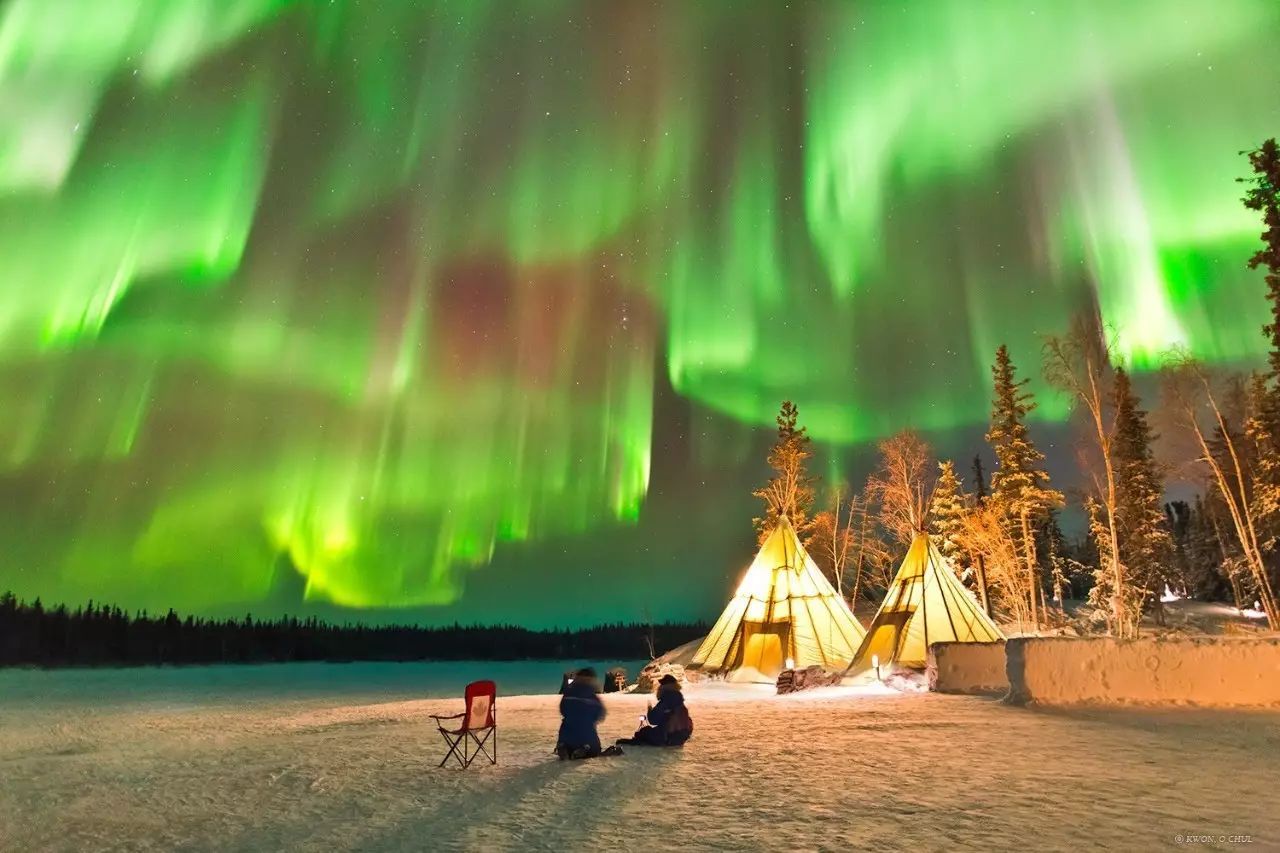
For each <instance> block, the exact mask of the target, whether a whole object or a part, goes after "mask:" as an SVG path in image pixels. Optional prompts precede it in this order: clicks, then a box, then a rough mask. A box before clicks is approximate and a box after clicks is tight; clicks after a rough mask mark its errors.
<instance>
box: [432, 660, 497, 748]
mask: <svg viewBox="0 0 1280 853" xmlns="http://www.w3.org/2000/svg"><path fill="white" fill-rule="evenodd" d="M497 698H498V686H497V685H496V684H494V683H493V682H492V681H473V682H471V683H470V684H468V685H467V691H466V702H467V710H465V711H463V712H462V713H461V714H453V715H451V716H448V717H442V716H440V715H439V714H432V715H431V719H433V720H435V721H436V728H438V729H439V730H440V736H441V737H443V738H444V742H445V743H447V744H448V745H449V751H448V753H446V754H445V757H444V758H443V759H442V760H441V761H440V766H441V767H444V766H445V765H446V764H448V763H449V759H450V758H452V759H454V760H455V761H457V762H458V765H459V766H460V767H462V768H463V769H466V768H467V767H470V766H471V762H473V761H475V760H476V758H477V757H479V756H480V754H481V753H483V754H484V757H485V758H487V759H489V763H490V764H497V763H498V720H497V717H496V715H495V710H494V704H495V703H496V701H497ZM445 720H462V726H461V728H457V729H446V728H445V727H444V725H443V722H444V721H445ZM490 737H492V738H493V752H492V753H490V752H489V750H488V749H486V748H485V745H486V744H487V743H488V742H489V738H490ZM473 745H474V747H475V748H474V749H472V748H471V747H472V746H473ZM459 747H461V749H459Z"/></svg>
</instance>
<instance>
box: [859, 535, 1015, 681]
mask: <svg viewBox="0 0 1280 853" xmlns="http://www.w3.org/2000/svg"><path fill="white" fill-rule="evenodd" d="M1003 639H1004V635H1002V634H1001V633H1000V629H999V628H997V627H996V625H995V623H994V622H992V621H991V617H990V616H988V615H987V614H986V613H985V612H983V610H982V608H981V607H979V606H978V603H977V602H976V601H974V600H973V596H971V595H970V594H969V591H968V590H967V589H965V588H964V584H962V583H961V582H960V579H959V578H958V577H956V575H955V572H953V571H952V570H951V566H950V565H949V564H948V563H947V561H946V559H945V558H944V557H943V556H942V555H941V554H940V553H938V549H937V548H936V547H934V545H933V543H932V542H931V541H930V540H929V537H928V535H926V534H924V533H917V534H916V537H915V539H914V540H913V541H912V543H911V548H910V550H908V551H907V557H906V559H905V560H903V561H902V567H901V568H900V569H898V574H897V575H896V576H895V577H894V579H893V583H892V584H890V585H889V591H888V593H887V594H886V595H885V597H884V602H883V603H882V604H881V605H880V609H879V610H878V611H876V615H875V618H874V619H872V620H871V627H870V628H868V629H867V634H866V637H864V638H863V640H862V645H861V646H859V647H858V651H857V653H856V654H855V655H854V658H853V661H852V663H850V664H849V668H848V670H846V673H845V674H846V675H854V674H857V673H859V672H865V671H867V670H869V669H871V667H872V666H873V665H874V662H873V661H874V660H878V662H879V664H880V665H881V666H888V665H889V664H891V663H893V664H897V665H898V666H904V667H910V668H914V669H923V668H924V666H925V665H926V661H927V659H928V654H929V645H930V644H931V643H947V642H953V643H954V642H958V643H983V642H995V641H998V640H1003Z"/></svg>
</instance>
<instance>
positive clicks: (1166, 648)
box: [1005, 637, 1280, 708]
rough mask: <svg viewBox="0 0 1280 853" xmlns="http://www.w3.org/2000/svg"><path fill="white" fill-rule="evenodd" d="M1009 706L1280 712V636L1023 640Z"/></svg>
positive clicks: (1012, 663)
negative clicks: (1180, 707)
mask: <svg viewBox="0 0 1280 853" xmlns="http://www.w3.org/2000/svg"><path fill="white" fill-rule="evenodd" d="M1005 649H1006V652H1007V658H1008V660H1007V671H1008V677H1009V687H1010V690H1009V701H1010V702H1014V703H1017V704H1023V703H1027V702H1035V703H1043V704H1046V705H1195V706H1202V707H1207V708H1280V638H1275V637H1270V638H1254V637H1196V638H1188V639H1140V640H1115V639H1111V638H1107V637H1098V638H1089V639H1073V638H1060V637H1054V638H1030V637H1027V638H1017V639H1011V640H1009V641H1008V643H1007V644H1006V647H1005Z"/></svg>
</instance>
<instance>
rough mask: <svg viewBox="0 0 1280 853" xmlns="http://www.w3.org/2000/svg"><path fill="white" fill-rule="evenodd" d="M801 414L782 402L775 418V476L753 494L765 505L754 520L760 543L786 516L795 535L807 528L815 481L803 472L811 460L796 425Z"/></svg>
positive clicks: (771, 460) (805, 440)
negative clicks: (794, 530) (760, 514)
mask: <svg viewBox="0 0 1280 853" xmlns="http://www.w3.org/2000/svg"><path fill="white" fill-rule="evenodd" d="M799 419H800V411H799V409H797V408H796V405H795V403H792V402H791V401H790V400H784V401H783V403H782V407H781V409H780V410H779V411H778V417H777V418H776V419H775V420H776V422H777V425H778V437H777V439H776V440H775V441H774V443H773V448H772V449H771V450H770V451H769V467H770V468H772V469H773V471H774V474H773V476H772V477H770V478H769V482H767V483H766V484H765V485H764V486H762V487H761V488H759V489H756V490H755V491H754V492H752V494H753V495H755V496H756V497H758V498H760V499H761V500H762V501H764V504H765V514H764V516H762V517H760V518H756V519H754V523H755V528H756V533H757V534H758V537H759V539H760V541H761V542H763V541H764V540H765V538H767V537H768V535H769V532H770V531H772V530H773V528H774V527H776V526H777V525H778V522H779V520H780V519H781V518H782V517H783V516H786V517H787V518H788V519H789V520H790V521H791V526H792V527H794V528H795V529H796V532H797V533H798V534H803V533H805V532H806V531H807V530H808V528H809V524H810V522H809V510H810V509H811V508H812V507H813V484H814V478H813V477H811V476H810V475H809V473H808V471H807V470H806V467H805V466H806V463H807V462H808V460H809V458H810V457H811V456H813V451H812V450H811V448H810V439H809V435H808V432H807V431H806V429H805V427H802V426H800V425H799Z"/></svg>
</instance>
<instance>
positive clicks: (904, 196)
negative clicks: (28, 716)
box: [0, 0, 1280, 621]
mask: <svg viewBox="0 0 1280 853" xmlns="http://www.w3.org/2000/svg"><path fill="white" fill-rule="evenodd" d="M1278 46H1280V4H1276V3H1275V2H1274V0H1178V2H1169V0H1127V2H1123V3H1104V2H1090V0H1050V1H1049V2H1043V3H1036V2H1031V0H984V2H973V0H917V2H912V3H896V2H895V3H890V2H859V0H845V1H842V0H825V1H822V0H812V2H789V3H787V2H781V1H780V0H779V2H767V0H761V2H752V3H744V2H728V0H721V1H720V2H716V1H715V0H712V1H711V2H698V3H692V2H639V0H635V1H634V2H632V1H631V0H611V2H592V0H434V2H427V0H422V2H398V0H381V2H375V1H374V0H332V2H304V0H298V1H297V2H287V0H111V2H95V0H8V2H7V3H0V259H3V260H2V261H0V264H2V265H0V271H2V274H0V403H2V405H3V413H4V417H3V418H2V419H0V464H2V465H3V470H2V471H0V490H2V493H3V497H4V501H5V505H6V507H8V508H9V511H8V512H6V514H5V515H6V517H5V520H4V522H3V524H0V544H3V545H4V554H5V556H4V559H3V561H2V562H0V589H3V588H7V587H12V588H13V589H14V591H15V592H18V593H20V594H25V595H28V596H34V595H41V596H43V597H44V598H45V599H46V600H50V601H58V600H70V601H78V600H83V599H84V598H87V597H90V596H93V597H96V598H107V599H112V600H117V601H120V602H121V603H123V604H127V605H129V606H136V607H152V608H157V607H169V606H173V607H178V608H185V609H187V610H195V611H198V612H199V611H209V610H217V609H219V608H227V607H233V606H235V607H243V606H246V605H258V606H259V607H265V608H267V609H270V608H277V609H288V610H291V611H293V612H296V611H297V610H298V605H299V604H300V603H301V602H303V601H304V600H305V601H306V602H310V603H317V604H320V603H323V604H326V605H333V606H338V607H341V608H347V609H349V610H344V612H349V613H351V614H356V615H358V614H359V613H361V612H365V611H375V610H380V609H383V608H419V609H420V608H424V607H425V608H428V610H430V609H431V608H436V609H438V610H439V612H441V613H448V614H451V615H454V616H458V617H459V618H463V619H464V620H471V619H482V620H483V619H485V617H486V615H488V613H489V611H487V610H486V609H485V608H486V601H489V600H491V598H492V596H497V595H499V594H501V592H502V590H501V589H500V588H498V587H501V586H502V584H498V585H497V587H495V588H494V589H493V590H492V596H491V598H490V599H486V598H485V597H484V596H483V595H481V594H480V593H475V594H474V595H469V594H468V593H469V590H470V589H471V588H472V587H470V586H469V585H471V584H473V583H480V584H483V583H484V581H481V577H482V576H483V575H484V574H485V573H486V572H491V571H496V569H493V568H486V565H487V564H488V563H489V562H490V560H491V559H492V558H494V557H495V555H496V556H497V557H498V558H499V562H500V563H502V564H503V565H504V566H506V568H505V569H504V570H503V571H505V572H507V573H508V574H506V575H502V577H511V578H516V577H519V578H521V580H520V584H523V586H520V585H519V584H517V585H515V586H514V587H512V588H519V589H521V590H522V591H523V593H522V594H524V595H525V596H526V597H527V598H528V601H529V603H528V606H529V608H530V609H531V611H532V610H535V609H537V608H538V607H539V606H540V604H541V603H544V602H543V601H542V600H540V599H538V595H540V594H541V593H538V592H537V591H536V590H534V588H533V587H532V586H529V584H530V580H529V578H546V579H547V583H548V584H554V583H557V582H560V581H571V582H572V583H575V584H579V585H580V584H581V583H584V582H587V583H596V584H601V585H604V586H608V585H609V581H610V579H611V578H615V576H616V573H615V571H614V566H615V564H622V563H625V564H626V565H627V566H628V569H627V572H626V573H627V575H628V576H629V577H630V576H632V575H636V574H638V575H639V577H640V579H639V580H635V579H633V580H631V581H628V583H630V584H631V585H630V586H628V583H622V584H615V585H614V587H616V588H614V587H610V588H609V589H604V588H603V587H602V589H601V591H600V593H599V594H600V595H605V594H606V593H609V594H613V595H614V596H615V597H614V599H612V600H614V601H615V603H619V606H621V603H624V602H629V601H630V600H629V599H627V597H626V596H627V594H628V592H627V591H628V590H633V589H634V588H635V587H636V585H640V586H643V585H644V583H645V581H644V580H643V578H644V577H646V573H649V574H650V575H651V574H652V573H653V572H658V573H659V574H660V575H661V576H663V577H666V578H668V579H675V580H678V579H680V578H684V577H686V576H688V575H696V576H699V577H703V578H704V581H705V586H706V587H707V589H708V590H712V589H716V590H718V589H720V587H721V585H722V579H723V578H724V577H725V576H728V575H731V574H732V573H733V572H734V571H735V570H736V569H737V568H739V567H740V566H739V565H738V564H740V563H743V561H744V560H745V559H747V556H748V555H747V553H745V551H744V548H746V547H748V546H749V543H750V524H749V517H748V518H737V517H736V515H733V513H736V512H737V509H738V508H739V507H742V506H744V504H743V501H742V499H741V496H740V495H739V494H738V493H737V491H734V492H733V494H732V495H729V494H727V492H728V490H729V488H730V487H729V486H728V485H727V484H728V483H730V482H736V480H735V478H737V479H738V480H741V481H743V482H747V481H750V480H751V479H753V478H755V477H757V476H758V475H759V474H760V468H761V460H760V459H758V458H756V456H755V455H753V453H748V452H746V451H745V450H743V448H744V447H747V446H750V445H751V441H752V439H751V438H750V431H751V430H753V429H756V428H759V429H760V430H761V432H760V433H759V435H765V432H764V430H767V428H768V426H769V425H770V424H771V422H772V418H773V415H774V413H775V412H776V409H777V406H778V403H779V401H780V400H781V399H783V398H790V399H793V400H795V401H796V402H797V403H798V404H799V406H800V410H801V416H802V419H803V421H804V422H805V423H806V424H807V425H808V426H809V428H810V431H811V433H812V434H813V435H814V437H815V438H816V439H818V440H819V441H820V442H821V443H822V444H823V445H824V447H825V448H826V450H827V451H828V452H829V454H830V455H831V456H832V458H833V459H836V458H841V456H842V454H848V453H853V452H855V450H856V448H857V447H858V446H859V443H861V442H864V441H866V440H868V439H872V438H875V437H878V436H882V435H885V434H887V433H891V432H893V431H895V430H897V429H900V428H903V427H907V426H911V427H915V428H918V429H922V430H930V431H939V432H946V431H949V430H959V429H965V428H971V427H973V426H974V425H977V424H981V423H982V422H983V421H984V420H985V417H986V411H987V396H988V390H987V389H988V372H987V365H988V363H989V361H990V359H991V355H992V353H993V352H994V350H995V348H996V346H997V345H998V344H1000V343H1002V342H1003V343H1007V344H1008V345H1009V346H1010V349H1011V351H1012V352H1013V354H1014V357H1015V359H1016V360H1018V361H1019V362H1020V363H1025V364H1026V368H1027V369H1026V370H1025V371H1024V372H1028V373H1032V374H1034V373H1035V369H1034V367H1035V362H1036V359H1037V354H1038V351H1039V343H1038V340H1039V339H1038V336H1039V335H1041V334H1044V333H1046V332H1053V331H1058V330H1060V329H1061V328H1062V327H1063V326H1064V325H1065V319H1066V318H1067V317H1068V316H1069V315H1070V314H1071V313H1072V312H1074V311H1075V310H1077V309H1078V308H1079V307H1080V306H1082V305H1085V304H1088V303H1089V302H1090V301H1096V303H1097V305H1098V306H1099V308H1100V310H1101V312H1102V314H1103V317H1104V319H1105V320H1106V321H1107V322H1108V323H1109V324H1111V325H1112V327H1113V328H1114V329H1115V331H1116V333H1117V335H1118V340H1119V342H1120V348H1121V350H1122V351H1123V353H1124V355H1125V357H1126V359H1127V360H1128V361H1129V362H1130V364H1131V365H1132V366H1133V367H1135V368H1136V369H1138V370H1139V371H1141V370H1142V369H1143V368H1144V367H1150V366H1152V365H1153V364H1154V360H1155V358H1156V357H1157V355H1158V353H1159V352H1160V351H1161V350H1162V349H1164V348H1166V347H1168V346H1170V345H1173V344H1179V345H1184V346H1186V347H1188V348H1189V349H1190V350H1191V351H1193V352H1194V353H1195V354H1197V355H1199V356H1201V357H1203V358H1205V359H1207V360H1210V361H1213V362H1216V363H1248V362H1251V361H1253V360H1255V359H1259V358H1260V356H1261V355H1262V353H1263V348H1264V345H1265V342H1264V340H1263V338H1262V336H1261V334H1260V333H1259V327H1260V325H1261V323H1262V322H1263V321H1264V317H1265V304H1264V302H1263V289H1262V284H1261V278H1260V276H1259V275H1256V274H1254V273H1250V272H1249V271H1248V270H1247V269H1245V266H1244V261H1245V259H1246V258H1247V257H1248V254H1249V252H1250V251H1251V248H1252V247H1253V245H1254V244H1255V243H1256V240H1257V234H1258V231H1259V226H1258V223H1257V222H1256V221H1255V220H1254V219H1253V218H1252V217H1251V215H1250V214H1249V212H1248V211H1246V210H1244V209H1243V207H1242V206H1241V204H1240V202H1239V196H1240V189H1239V187H1238V185H1237V184H1236V183H1235V182H1234V179H1235V178H1236V177H1237V176H1239V175H1241V174H1243V172H1244V170H1245V168H1246V166H1245V164H1244V161H1243V158H1241V157H1240V156H1239V154H1238V152H1240V151H1241V150H1242V149H1247V148H1251V147H1253V146H1255V145H1257V144H1258V143H1259V142H1260V141H1261V140H1262V139H1263V138H1265V137H1267V136H1274V135H1276V134H1277V133H1280V64H1278V63H1277V62H1276V61H1275V57H1276V55H1277V49H1278ZM664 389H666V390H664ZM1041 414H1042V415H1043V416H1045V417H1048V418H1061V417H1062V416H1063V408H1062V406H1061V405H1060V404H1057V405H1055V403H1054V402H1053V401H1052V400H1046V401H1045V405H1043V406H1042V409H1041ZM704 417H706V418H712V419H713V420H714V423H715V424H717V425H720V426H721V427H724V428H731V431H732V430H737V431H738V437H736V438H729V439H725V438H722V437H720V436H717V435H701V436H697V435H694V433H695V432H697V430H694V429H690V428H688V427H689V423H690V422H691V419H693V420H697V419H698V418H704ZM675 424H680V425H679V426H677V425H675ZM743 435H746V436H747V437H746V438H743V437H742V436H743ZM673 447H684V448H686V449H685V450H684V451H681V453H683V454H684V455H682V456H680V458H681V459H685V458H686V457H687V462H688V465H687V466H683V465H682V466H681V471H680V472H678V476H674V478H673V480H672V483H678V488H677V487H676V486H675V485H672V486H670V487H668V488H664V489H663V490H662V491H661V493H656V492H653V491H652V490H651V488H650V487H651V477H652V473H653V469H654V468H655V466H657V465H658V464H659V460H657V459H656V458H655V456H656V454H657V453H659V452H663V453H673V452H675V451H671V450H670V448H673ZM677 455H679V454H677ZM831 464H833V465H834V464H836V463H834V462H833V463H831ZM726 472H728V473H726ZM735 488H736V487H735ZM748 500H749V499H748ZM717 504H719V505H720V507H721V509H720V511H719V512H718V514H717V512H716V511H715V510H716V506H717ZM692 505H696V506H697V507H699V509H697V510H696V512H697V513H698V514H699V515H698V518H699V519H701V520H702V522H703V524H704V528H705V527H706V526H707V525H709V526H711V527H712V528H713V529H714V532H712V533H708V532H707V531H706V530H705V529H704V530H702V531H701V536H702V538H703V539H704V540H706V542H707V543H709V544H706V548H705V550H704V552H701V553H704V554H705V553H711V554H717V553H718V554H720V555H721V556H722V561H721V562H719V563H716V564H714V565H705V564H703V563H702V561H701V558H699V561H698V562H699V564H698V565H686V564H682V563H681V561H682V559H686V557H687V554H688V552H687V551H685V550H684V545H683V544H680V543H687V542H688V541H689V536H690V533H689V531H687V530H682V531H679V533H678V535H677V533H676V529H677V528H680V527H681V525H682V524H684V523H687V522H688V519H689V516H688V515H687V514H686V513H685V512H684V510H683V509H682V508H683V507H688V506H692ZM731 510H732V512H731ZM637 525H638V527H637ZM735 525H736V526H735ZM637 530H639V531H642V534H643V535H640V534H637V533H636V531H637ZM639 541H644V542H646V543H649V544H648V545H646V550H645V551H644V552H643V554H639V553H635V546H636V543H637V542H639ZM575 542H576V543H580V549H579V550H574V548H575V547H577V546H574V545H573V544H572V543H575ZM663 542H670V543H674V544H670V545H668V546H664V545H663V544H662V543H663ZM566 543H568V544H566ZM581 543H587V544H581ZM664 547H666V550H663V548H664ZM565 549H567V550H565ZM627 549H630V551H631V553H628V555H627V556H626V557H625V558H622V557H619V558H617V559H616V560H615V558H614V557H613V556H611V555H612V554H615V553H620V552H622V551H624V550H627ZM570 551H572V552H573V555H572V556H568V557H566V558H565V562H564V563H563V564H562V563H559V562H558V561H557V560H556V558H555V556H554V555H555V554H556V553H562V552H563V553H566V554H567V553H569V552H570ZM646 560H652V561H654V562H655V563H661V565H662V566H663V568H661V570H658V569H653V568H652V567H648V568H646V565H645V561H646ZM712 562H715V561H714V560H713V561H712ZM663 573H665V574H663ZM588 579H589V580H588ZM489 584H490V585H491V586H493V585H494V580H493V579H492V578H490V580H489ZM588 595H589V596H594V595H596V593H589V594H588ZM714 595H715V596H716V597H719V596H720V592H715V593H714ZM553 597H554V593H547V596H546V598H547V600H549V599H551V598H553ZM632 604H633V602H631V603H628V604H627V606H631V605H632ZM643 604H644V605H645V606H656V605H660V604H661V598H660V597H659V598H653V599H651V600H650V599H646V600H645V601H644V602H643ZM636 606H639V605H636ZM632 610H634V607H633V608H632ZM414 612H419V611H417V610H415V611H414ZM423 612H426V611H423ZM565 612H572V611H571V610H570V611H565ZM517 615H518V614H517ZM623 615H624V616H627V617H630V616H633V615H634V613H633V612H632V611H631V610H628V611H626V612H625V613H624V614H623ZM701 615H705V614H702V613H701V612H700V611H697V612H692V613H688V614H686V613H676V614H673V618H679V617H683V616H701ZM512 618H514V617H512ZM531 621H536V620H535V619H534V618H533V617H531ZM588 621H598V620H588Z"/></svg>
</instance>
